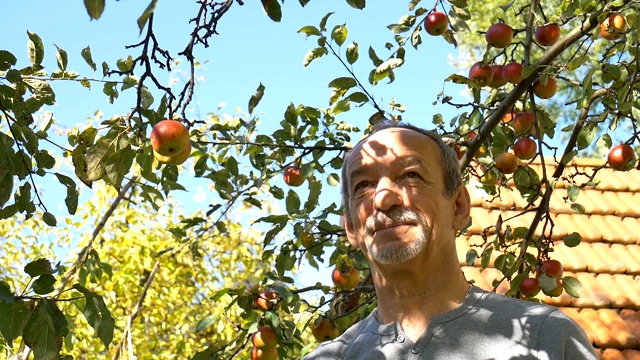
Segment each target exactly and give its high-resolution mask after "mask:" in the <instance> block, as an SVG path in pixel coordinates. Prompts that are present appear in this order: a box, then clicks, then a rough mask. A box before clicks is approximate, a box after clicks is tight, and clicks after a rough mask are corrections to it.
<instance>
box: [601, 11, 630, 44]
mask: <svg viewBox="0 0 640 360" xmlns="http://www.w3.org/2000/svg"><path fill="white" fill-rule="evenodd" d="M626 31H627V21H626V20H625V18H624V16H622V15H620V14H611V15H609V16H608V17H607V18H606V19H604V21H603V22H602V23H601V24H600V36H602V37H603V38H605V39H607V40H617V39H619V38H621V37H622V35H624V33H625V32H626Z"/></svg>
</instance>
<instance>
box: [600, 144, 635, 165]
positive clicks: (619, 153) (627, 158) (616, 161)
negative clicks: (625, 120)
mask: <svg viewBox="0 0 640 360" xmlns="http://www.w3.org/2000/svg"><path fill="white" fill-rule="evenodd" d="M636 159H637V158H636V153H635V151H633V148H632V147H631V146H629V145H628V144H620V145H616V146H614V147H612V148H611V150H609V156H608V157H607V160H608V161H609V166H611V168H612V169H614V170H618V171H628V170H631V169H632V168H633V167H634V166H635V165H636Z"/></svg>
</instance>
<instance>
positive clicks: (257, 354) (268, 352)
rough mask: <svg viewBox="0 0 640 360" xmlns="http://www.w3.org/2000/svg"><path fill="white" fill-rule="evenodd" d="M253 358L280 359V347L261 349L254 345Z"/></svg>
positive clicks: (262, 359)
mask: <svg viewBox="0 0 640 360" xmlns="http://www.w3.org/2000/svg"><path fill="white" fill-rule="evenodd" d="M251 360H278V349H276V348H269V349H259V348H257V347H254V348H253V349H251Z"/></svg>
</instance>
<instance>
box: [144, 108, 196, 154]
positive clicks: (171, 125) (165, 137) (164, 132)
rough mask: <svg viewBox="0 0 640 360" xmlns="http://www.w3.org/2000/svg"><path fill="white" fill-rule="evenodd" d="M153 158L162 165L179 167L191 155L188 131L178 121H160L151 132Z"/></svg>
mask: <svg viewBox="0 0 640 360" xmlns="http://www.w3.org/2000/svg"><path fill="white" fill-rule="evenodd" d="M150 140H151V147H152V148H153V156H154V157H155V158H156V160H158V162H161V163H163V164H167V165H180V164H182V163H184V162H185V161H187V159H188V158H189V156H190V155H191V140H190V139H189V130H188V129H187V127H186V126H184V124H183V123H182V122H180V121H177V120H169V119H168V120H162V121H159V122H158V123H157V124H156V125H155V126H154V127H153V129H152V130H151V137H150Z"/></svg>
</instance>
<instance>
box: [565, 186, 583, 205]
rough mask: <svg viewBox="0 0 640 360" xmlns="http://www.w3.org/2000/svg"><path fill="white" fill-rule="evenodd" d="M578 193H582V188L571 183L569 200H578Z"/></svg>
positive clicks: (568, 192)
mask: <svg viewBox="0 0 640 360" xmlns="http://www.w3.org/2000/svg"><path fill="white" fill-rule="evenodd" d="M578 194H580V188H579V187H578V186H576V185H569V188H567V195H569V200H571V202H575V201H576V199H577V198H578Z"/></svg>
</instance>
